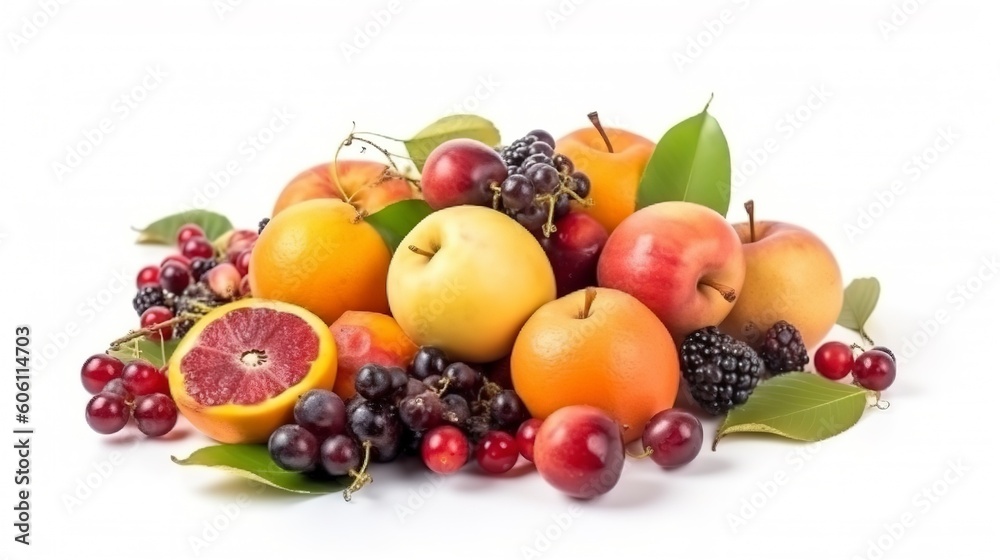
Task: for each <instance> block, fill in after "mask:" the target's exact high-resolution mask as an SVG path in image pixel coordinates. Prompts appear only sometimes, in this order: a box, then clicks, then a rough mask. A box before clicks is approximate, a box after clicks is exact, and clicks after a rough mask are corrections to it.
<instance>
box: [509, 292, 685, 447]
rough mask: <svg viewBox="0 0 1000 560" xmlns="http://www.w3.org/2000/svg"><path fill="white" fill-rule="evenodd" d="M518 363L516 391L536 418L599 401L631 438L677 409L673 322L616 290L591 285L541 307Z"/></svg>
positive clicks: (515, 357)
mask: <svg viewBox="0 0 1000 560" xmlns="http://www.w3.org/2000/svg"><path fill="white" fill-rule="evenodd" d="M588 300H590V301H588ZM510 366H511V379H512V381H513V383H514V390H515V391H516V392H517V394H518V395H520V397H521V399H522V400H523V401H524V404H525V405H526V406H527V407H528V410H529V411H530V412H531V415H532V416H533V417H535V418H540V419H544V418H546V417H548V416H549V415H550V414H552V413H553V412H555V411H556V410H559V409H560V408H563V407H565V406H570V405H590V406H595V407H597V408H600V409H602V410H604V411H605V412H606V413H608V414H609V415H610V416H611V417H612V418H614V419H615V420H616V421H617V422H618V423H619V424H621V425H622V426H623V428H624V429H625V441H626V442H630V441H633V440H635V439H637V438H639V437H640V436H641V435H642V430H643V428H644V427H645V425H646V422H648V421H649V419H650V418H652V417H653V415H654V414H656V413H657V412H660V411H661V410H666V409H668V408H670V407H672V406H673V404H674V400H675V399H676V397H677V389H678V386H679V384H680V362H679V361H678V359H677V350H676V349H675V347H674V342H673V339H672V338H671V336H670V333H669V332H668V331H667V329H666V327H664V326H663V323H661V322H660V320H659V319H657V317H656V315H655V314H653V312H652V311H650V310H649V308H647V307H646V306H645V305H643V304H642V303H641V302H640V301H639V300H637V299H635V298H634V297H632V296H630V295H628V294H626V293H625V292H620V291H618V290H612V289H610V288H587V289H586V290H580V291H577V292H573V293H571V294H569V295H567V296H564V297H562V298H559V299H557V300H555V301H552V302H549V303H547V304H545V305H543V306H542V307H540V308H539V309H538V311H536V312H535V313H534V314H533V315H532V316H531V318H529V319H528V322H527V323H525V325H524V327H523V328H522V329H521V332H520V333H519V334H518V336H517V341H516V342H515V343H514V350H513V353H512V354H511V360H510Z"/></svg>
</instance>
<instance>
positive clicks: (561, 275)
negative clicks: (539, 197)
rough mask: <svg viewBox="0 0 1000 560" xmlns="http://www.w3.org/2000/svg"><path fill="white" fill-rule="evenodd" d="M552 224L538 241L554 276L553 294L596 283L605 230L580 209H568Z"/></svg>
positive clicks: (606, 238)
mask: <svg viewBox="0 0 1000 560" xmlns="http://www.w3.org/2000/svg"><path fill="white" fill-rule="evenodd" d="M555 226H556V232H555V233H554V234H553V235H551V236H550V237H548V238H545V237H542V238H541V239H539V242H540V243H541V244H542V248H543V249H545V254H546V255H547V256H548V257H549V262H550V263H551V264H552V271H553V272H554V273H555V275H556V297H562V296H564V295H566V294H570V293H573V292H575V291H577V290H582V289H583V288H586V287H588V286H595V285H597V260H598V258H599V257H600V256H601V250H602V249H604V244H605V243H607V241H608V231H607V230H606V229H604V226H602V225H601V223H600V222H598V221H597V220H595V219H594V218H592V217H591V216H590V215H589V214H584V213H583V212H570V213H569V214H567V215H565V216H563V218H562V219H560V220H559V221H557V222H555Z"/></svg>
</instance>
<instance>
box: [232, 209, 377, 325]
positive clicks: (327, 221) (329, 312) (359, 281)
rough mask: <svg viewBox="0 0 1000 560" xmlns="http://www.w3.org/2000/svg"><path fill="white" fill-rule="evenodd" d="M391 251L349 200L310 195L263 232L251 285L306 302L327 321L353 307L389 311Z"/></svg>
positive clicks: (265, 294)
mask: <svg viewBox="0 0 1000 560" xmlns="http://www.w3.org/2000/svg"><path fill="white" fill-rule="evenodd" d="M390 256H391V255H390V253H389V249H388V248H387V247H386V246H385V242H384V241H383V240H382V237H381V236H380V235H379V234H378V232H377V231H376V230H375V228H373V227H372V226H371V225H370V224H368V223H367V222H365V221H364V220H357V210H355V209H354V207H352V206H351V205H350V204H347V203H346V202H342V201H340V200H336V199H329V198H327V199H313V200H308V201H305V202H300V203H298V204H294V205H292V206H290V207H288V208H286V209H285V210H284V211H282V212H281V213H279V214H278V215H276V216H275V217H274V218H273V219H272V220H271V221H270V222H269V223H268V224H267V227H265V228H264V231H263V232H261V234H260V237H259V238H258V239H257V243H256V244H255V245H254V248H253V252H252V253H251V256H250V272H249V274H248V276H249V278H250V290H251V293H253V295H254V296H256V297H261V298H266V299H273V300H278V301H284V302H288V303H293V304H295V305H298V306H301V307H304V308H306V309H308V310H309V311H312V312H313V313H315V314H316V315H319V316H320V318H321V319H323V321H325V322H326V324H327V325H329V324H330V323H333V322H334V321H336V320H337V318H339V317H340V315H341V314H343V312H344V311H348V310H350V311H374V312H376V313H387V312H388V311H389V304H388V301H387V300H386V294H385V278H386V272H387V271H388V268H389V258H390Z"/></svg>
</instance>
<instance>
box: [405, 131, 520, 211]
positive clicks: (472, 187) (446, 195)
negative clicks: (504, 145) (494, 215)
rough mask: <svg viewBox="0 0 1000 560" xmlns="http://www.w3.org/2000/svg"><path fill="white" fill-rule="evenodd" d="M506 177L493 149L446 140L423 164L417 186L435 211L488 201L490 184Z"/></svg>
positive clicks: (503, 167) (459, 140) (476, 144)
mask: <svg viewBox="0 0 1000 560" xmlns="http://www.w3.org/2000/svg"><path fill="white" fill-rule="evenodd" d="M506 178H507V166H506V165H505V164H504V162H503V158H501V157H500V154H498V153H497V152H496V151H495V150H493V148H490V147H489V146H487V145H486V144H483V143H482V142H478V141H476V140H470V139H467V138H458V139H455V140H448V141H447V142H444V143H443V144H441V145H440V146H438V147H437V148H435V149H434V151H433V152H431V154H430V155H429V156H428V157H427V161H426V162H425V163H424V169H423V171H422V172H421V174H420V187H421V189H422V191H423V193H424V200H425V201H427V204H428V205H430V207H431V208H433V209H435V210H440V209H441V208H447V207H450V206H461V205H463V204H474V205H480V204H483V203H484V202H486V201H489V200H491V199H492V196H493V192H492V191H491V190H490V185H492V184H494V183H496V184H497V185H499V184H500V183H501V182H502V181H503V180H504V179H506Z"/></svg>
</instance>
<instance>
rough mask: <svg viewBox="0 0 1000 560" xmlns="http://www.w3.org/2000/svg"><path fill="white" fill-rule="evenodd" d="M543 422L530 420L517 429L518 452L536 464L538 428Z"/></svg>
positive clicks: (535, 419) (534, 419)
mask: <svg viewBox="0 0 1000 560" xmlns="http://www.w3.org/2000/svg"><path fill="white" fill-rule="evenodd" d="M541 425H542V421H541V420H539V419H538V418H529V419H527V420H525V421H524V422H522V423H521V427H520V428H518V429H517V450H518V451H519V452H520V453H521V456H522V457H524V458H525V459H527V460H529V461H531V462H532V463H534V462H535V436H536V435H538V428H539V427H541Z"/></svg>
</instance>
